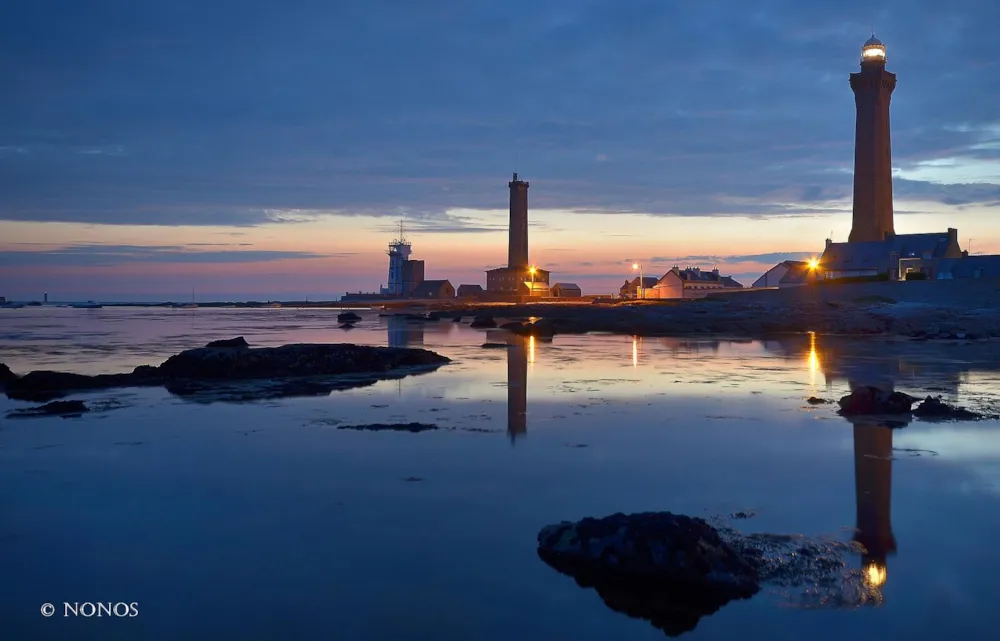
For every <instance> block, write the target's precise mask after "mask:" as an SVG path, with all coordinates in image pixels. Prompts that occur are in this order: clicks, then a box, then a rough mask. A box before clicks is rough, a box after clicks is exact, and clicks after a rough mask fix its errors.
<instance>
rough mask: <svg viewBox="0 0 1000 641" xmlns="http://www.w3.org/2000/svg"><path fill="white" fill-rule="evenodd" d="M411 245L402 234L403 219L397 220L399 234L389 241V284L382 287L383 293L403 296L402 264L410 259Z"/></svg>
mask: <svg viewBox="0 0 1000 641" xmlns="http://www.w3.org/2000/svg"><path fill="white" fill-rule="evenodd" d="M412 250H413V247H412V246H411V245H410V243H409V242H408V241H407V240H406V237H405V236H404V235H403V221H402V220H400V221H399V236H398V237H396V239H395V240H393V241H392V242H391V243H389V251H388V254H389V286H388V287H385V288H383V289H382V293H383V294H392V295H394V296H403V295H404V293H405V289H404V286H403V265H404V264H406V261H408V260H409V259H410V252H411V251H412Z"/></svg>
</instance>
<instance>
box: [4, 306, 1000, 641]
mask: <svg viewBox="0 0 1000 641" xmlns="http://www.w3.org/2000/svg"><path fill="white" fill-rule="evenodd" d="M338 311H339V310H332V309H286V308H280V309H225V308H196V309H167V308H153V307H146V308H143V307H104V308H101V309H71V308H58V307H26V308H21V309H3V310H0V361H2V362H4V363H6V364H7V365H8V366H9V367H10V368H11V369H12V370H13V371H15V372H17V373H25V372H28V371H30V370H35V369H55V370H63V371H70V372H78V373H83V374H98V373H113V372H127V371H130V370H131V369H132V368H133V367H135V366H137V365H144V364H153V365H155V364H158V363H160V362H162V361H163V360H164V359H166V358H167V357H169V356H170V355H172V354H175V353H177V352H179V351H182V350H184V349H188V348H192V347H198V346H202V345H204V344H205V343H207V342H208V341H211V340H215V339H222V338H232V337H234V336H243V337H245V338H246V340H247V341H248V342H249V343H250V344H251V345H252V346H277V345H282V344H288V343H310V342H321V343H338V342H350V343H359V344H365V345H382V346H385V345H389V346H399V347H414V348H422V349H428V350H433V351H435V352H438V353H440V354H443V355H445V356H447V357H448V358H450V359H451V362H450V363H449V364H447V365H444V366H443V367H441V368H440V369H438V370H436V371H434V372H431V373H425V374H420V375H412V376H407V377H404V378H399V379H395V380H385V381H381V382H378V383H375V384H372V385H366V386H362V387H355V388H352V389H345V390H339V391H333V392H331V393H329V394H328V395H322V396H311V397H295V398H278V399H274V398H271V399H267V400H259V401H247V402H230V401H226V400H218V399H213V398H211V397H208V398H206V397H198V398H197V399H192V398H186V397H178V396H174V395H172V394H171V393H169V392H167V391H166V390H164V389H161V388H141V389H139V388H133V389H116V390H105V391H100V392H94V393H86V394H76V395H73V396H72V397H70V398H75V399H81V400H83V401H85V402H87V403H88V404H89V405H90V406H91V407H92V408H93V410H92V411H91V412H89V413H86V414H83V415H82V416H79V417H77V418H61V417H45V418H31V419H27V418H13V417H11V416H10V415H9V413H10V412H13V411H16V410H19V409H23V408H26V407H30V406H32V405H33V404H32V403H27V402H21V401H14V400H10V399H7V398H6V397H4V396H2V395H0V578H2V581H0V639H3V640H5V641H13V640H22V639H24V640H37V641H42V640H48V639H52V640H56V639H59V640H62V639H66V640H85V641H91V640H92V641H110V640H117V639H122V640H133V639H141V640H147V639H148V640H157V641H158V640H164V641H165V640H177V639H184V640H195V639H206V640H207V639H212V640H216V639H240V640H272V639H273V640H280V641H289V640H295V639H303V640H306V639H308V640H312V639H338V640H352V639H386V640H409V639H413V640H418V639H419V640H423V639H427V640H434V641H452V640H454V641H473V640H484V641H486V640H489V641H494V640H495V641H509V640H511V639H522V640H533V639H544V640H553V639H573V640H574V641H582V640H590V639H593V640H597V639H602V640H605V639H641V640H654V639H663V638H665V636H666V635H667V633H668V632H669V633H670V634H672V635H676V636H679V637H681V638H683V639H685V640H690V641H696V640H703V639H768V640H771V641H777V640H783V639H788V640H795V641H799V640H801V639H811V640H814V641H823V640H833V639H838V640H839V639H852V640H855V641H858V640H863V639H908V640H911V641H912V640H921V639H927V640H945V639H995V638H997V634H998V633H997V630H998V629H1000V608H998V607H997V604H996V599H997V595H998V589H997V577H998V576H1000V551H998V545H1000V422H998V421H997V420H994V419H985V420H979V421H972V422H931V421H925V420H920V419H916V418H914V419H912V420H899V421H885V420H878V419H868V420H860V421H859V420H855V421H854V422H851V421H849V420H847V419H845V418H843V417H841V416H839V415H838V414H837V405H836V404H835V403H825V402H817V400H816V399H819V400H823V401H835V400H836V399H838V398H840V397H842V396H843V395H845V394H847V393H849V392H850V390H851V388H852V387H853V386H858V385H879V386H883V387H885V388H891V389H895V390H899V391H903V392H907V393H910V394H913V395H915V396H921V397H923V396H926V395H933V396H938V395H940V396H942V398H943V399H944V400H946V401H947V402H949V403H957V404H959V405H963V406H965V407H968V408H970V409H974V410H977V411H981V412H985V413H987V414H990V413H992V414H996V412H997V408H998V405H1000V358H998V356H1000V345H998V344H997V343H989V342H975V343H973V342H959V341H954V342H942V343H935V342H932V341H929V342H912V341H899V340H888V339H882V338H868V339H864V340H859V339H847V338H837V337H824V336H817V335H814V334H810V333H803V334H800V335H790V336H786V337H782V338H777V339H775V340H765V341H760V340H743V341H733V340H712V339H709V338H705V339H700V338H654V337H638V336H625V335H609V334H589V335H558V336H556V337H555V338H554V339H552V340H548V341H545V340H536V339H531V338H522V337H514V336H512V335H510V334H508V333H506V332H503V331H501V330H480V329H472V328H470V327H469V326H468V322H469V320H471V319H469V318H467V319H465V320H464V321H463V322H451V321H450V320H444V321H424V322H422V321H412V320H407V319H405V318H402V317H388V316H383V315H380V314H379V313H378V312H377V311H373V310H359V312H358V313H359V314H360V315H361V317H362V320H361V321H360V322H358V323H357V325H356V326H355V328H354V329H351V330H346V329H341V328H340V327H339V325H340V324H339V323H338V322H337V320H336V315H337V313H338ZM487 342H493V343H503V344H505V345H504V346H502V347H500V348H492V349H491V348H484V347H483V344H484V343H487ZM810 398H813V399H814V401H813V402H812V403H810V402H809V400H808V399H810ZM399 423H421V424H426V425H433V426H436V427H437V429H433V430H428V431H421V432H407V431H403V432H397V431H370V430H364V429H343V428H345V427H359V426H366V425H372V424H399ZM644 511H671V512H674V513H680V514H686V515H690V516H697V517H700V518H704V519H706V520H708V521H709V522H711V523H714V524H722V525H726V526H727V527H732V528H735V529H736V530H738V531H740V532H744V533H770V534H780V535H791V536H794V537H802V538H803V540H825V541H836V542H840V543H844V544H851V547H850V552H849V553H846V555H845V556H844V558H843V568H842V571H843V573H844V574H845V575H851V576H855V577H858V576H860V577H861V578H862V579H863V580H864V581H865V582H866V583H867V585H868V587H870V588H872V589H873V591H874V593H875V595H876V597H877V598H868V599H864V600H861V601H857V600H854V601H852V600H851V599H838V598H820V599H817V598H812V597H815V596H816V595H815V590H814V589H812V588H811V587H810V586H791V587H789V586H765V589H764V590H762V591H761V592H760V593H758V594H757V595H755V596H754V597H753V598H750V599H744V600H736V601H730V602H729V603H726V604H724V605H723V606H722V607H720V608H719V609H718V610H717V611H715V612H713V613H709V614H706V615H704V616H702V617H701V618H699V619H697V620H696V621H695V622H694V625H693V626H688V629H685V630H682V631H680V632H678V631H677V630H676V629H674V628H670V627H669V626H667V630H666V631H665V629H664V626H663V625H658V623H662V621H660V622H656V621H655V617H653V616H651V615H649V613H648V612H646V611H644V610H643V607H641V605H635V607H622V604H621V603H616V602H615V600H614V599H606V598H605V597H607V596H608V595H607V594H604V595H602V594H600V593H598V591H596V590H595V589H593V588H591V587H584V586H581V585H580V584H578V583H577V582H576V581H575V580H574V579H573V578H572V577H570V576H567V575H564V574H561V573H559V572H557V571H556V570H554V569H552V568H551V567H549V566H548V565H547V564H546V563H545V562H543V561H542V560H541V559H540V558H539V556H538V554H537V539H536V537H537V534H538V532H539V530H540V529H541V528H542V527H544V526H546V525H548V524H552V523H558V522H560V521H564V520H566V521H573V520H577V519H581V518H584V517H601V516H606V515H610V514H614V513H617V512H624V513H631V512H644ZM852 542H853V543H852ZM121 604H126V607H125V609H122V606H121ZM99 605H100V606H102V607H98V606H99ZM633 605H634V604H633ZM46 606H50V607H49V608H47V607H46ZM668 609H669V608H668ZM109 610H110V614H109V612H108V611H109Z"/></svg>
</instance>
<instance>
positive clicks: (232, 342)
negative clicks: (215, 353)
mask: <svg viewBox="0 0 1000 641" xmlns="http://www.w3.org/2000/svg"><path fill="white" fill-rule="evenodd" d="M205 347H237V348H245V347H250V344H249V343H247V341H246V339H245V338H243V337H242V336H237V337H236V338H226V339H223V340H219V341H212V342H211V343H209V344H208V345H205Z"/></svg>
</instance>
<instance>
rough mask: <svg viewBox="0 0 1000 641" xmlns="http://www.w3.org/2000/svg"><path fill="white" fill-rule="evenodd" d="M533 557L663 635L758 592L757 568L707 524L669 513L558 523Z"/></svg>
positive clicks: (685, 628)
mask: <svg viewBox="0 0 1000 641" xmlns="http://www.w3.org/2000/svg"><path fill="white" fill-rule="evenodd" d="M538 555H539V556H540V557H541V558H542V560H543V561H545V562H546V563H547V564H549V565H550V566H552V567H553V568H555V569H556V570H558V571H559V572H562V573H563V574H567V575H569V576H571V577H573V578H574V579H576V582H577V583H578V584H579V585H581V586H582V587H593V588H594V589H595V590H596V591H597V593H598V594H599V595H600V596H601V598H602V599H603V600H604V602H605V603H606V604H607V605H608V606H609V607H610V608H612V609H613V610H616V611H619V612H624V613H626V614H628V615H629V616H633V617H638V618H643V619H648V620H649V621H651V622H652V623H653V625H655V626H656V627H658V628H660V629H662V630H663V631H664V632H666V633H667V634H668V635H671V636H675V635H678V634H681V633H683V632H686V631H689V630H692V629H694V627H695V626H696V625H697V623H698V620H699V619H700V618H701V617H703V616H706V615H708V614H711V613H713V612H715V611H716V610H718V609H719V608H720V607H722V606H723V605H725V604H726V603H727V602H729V601H730V600H732V599H739V598H748V597H750V596H752V595H753V594H755V593H756V592H757V591H758V590H759V589H760V585H759V583H758V579H757V572H756V570H755V569H754V567H753V566H752V565H751V564H750V563H748V562H747V561H746V560H745V559H743V558H742V557H741V556H740V555H739V554H738V553H737V552H736V550H734V549H733V548H732V547H731V546H730V545H729V544H728V543H725V542H724V541H723V540H722V539H721V538H720V537H719V533H718V532H717V531H716V530H715V528H713V527H712V526H710V525H709V524H708V523H706V522H705V521H703V520H701V519H698V518H690V517H687V516H683V515H676V514H671V513H670V512H646V513H639V514H627V515H626V514H613V515H611V516H608V517H604V518H601V519H591V518H588V519H583V520H582V521H578V522H576V523H571V522H562V523H558V524H556V525H549V526H547V527H544V528H542V530H541V532H539V533H538Z"/></svg>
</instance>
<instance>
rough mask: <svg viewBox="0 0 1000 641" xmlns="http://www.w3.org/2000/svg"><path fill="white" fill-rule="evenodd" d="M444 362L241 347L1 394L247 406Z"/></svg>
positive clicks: (347, 349) (402, 352)
mask: <svg viewBox="0 0 1000 641" xmlns="http://www.w3.org/2000/svg"><path fill="white" fill-rule="evenodd" d="M236 340H237V339H233V341H236ZM234 347H235V348H234ZM448 362H450V359H448V358H446V357H444V356H441V355H439V354H436V353H434V352H431V351H428V350H424V349H410V348H402V347H370V346H363V345H351V344H348V343H342V344H307V343H302V344H295V345H284V346H282V347H260V348H250V347H245V348H243V347H239V346H238V345H236V344H235V343H234V345H233V346H213V347H200V348H197V349H189V350H186V351H184V352H181V353H180V354H177V355H175V356H171V357H170V358H168V359H167V360H166V361H164V362H163V363H162V364H161V365H159V366H158V367H151V366H148V365H144V366H140V367H137V368H135V370H133V371H132V372H131V373H130V374H103V375H99V376H85V375H82V374H71V373H66V372H50V371H36V372H30V373H28V374H26V375H24V376H21V377H19V378H15V379H13V380H11V381H10V382H9V383H8V384H7V387H6V390H5V391H6V394H7V396H8V397H9V398H15V399H21V400H34V401H47V400H52V399H55V398H59V397H61V396H65V395H66V394H69V393H72V392H75V391H84V390H96V389H107V388H112V387H134V386H165V387H166V388H167V390H168V391H170V392H172V393H174V394H178V395H182V396H183V395H193V394H207V395H209V396H210V395H211V393H212V391H213V390H218V391H220V393H222V392H224V393H225V394H224V395H225V396H226V398H225V399H223V400H252V399H254V398H276V397H281V396H300V395H310V396H311V395H322V394H324V393H329V392H330V391H331V390H333V389H345V388H347V387H358V386H361V385H370V384H372V383H373V382H375V381H377V380H382V379H386V378H399V377H401V376H406V375H408V374H413V373H419V372H426V371H430V370H433V369H436V368H437V367H440V366H441V365H443V364H445V363H448Z"/></svg>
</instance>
